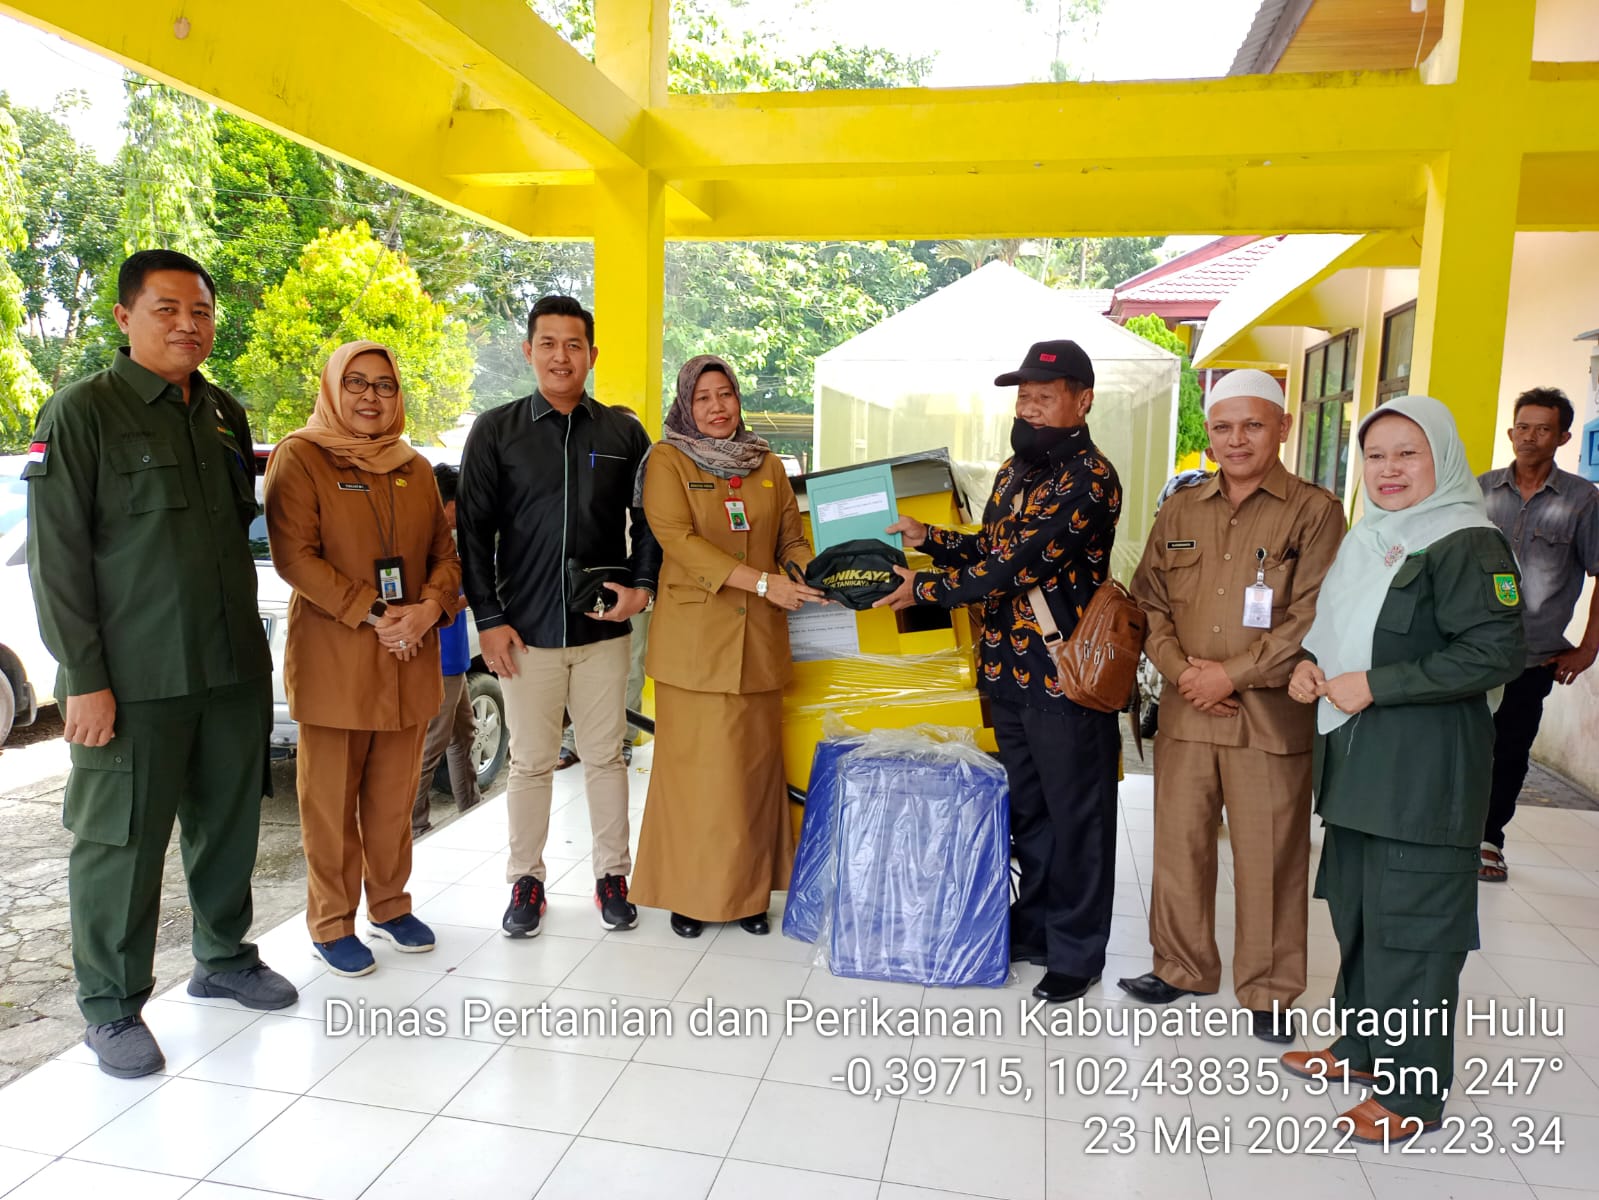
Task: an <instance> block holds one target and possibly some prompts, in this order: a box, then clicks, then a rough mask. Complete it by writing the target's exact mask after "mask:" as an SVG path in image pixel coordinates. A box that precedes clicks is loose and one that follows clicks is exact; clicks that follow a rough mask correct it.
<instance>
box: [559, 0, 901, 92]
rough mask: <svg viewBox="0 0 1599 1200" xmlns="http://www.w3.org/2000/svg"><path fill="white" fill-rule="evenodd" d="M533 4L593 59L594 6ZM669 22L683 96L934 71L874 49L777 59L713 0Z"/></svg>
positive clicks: (575, 1)
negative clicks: (736, 30) (736, 28)
mask: <svg viewBox="0 0 1599 1200" xmlns="http://www.w3.org/2000/svg"><path fill="white" fill-rule="evenodd" d="M528 6H529V7H530V8H532V9H533V11H534V12H535V13H537V14H538V16H539V18H540V19H541V20H543V21H544V22H545V23H546V24H548V25H550V26H552V27H553V28H555V29H557V30H558V31H560V33H561V35H562V36H563V37H565V38H566V40H567V41H569V42H571V43H572V45H573V46H575V47H576V48H577V50H578V52H579V53H581V54H584V55H586V56H587V57H588V58H590V59H592V58H593V57H594V0H528ZM670 22H671V44H670V45H669V46H668V48H667V69H668V76H667V88H668V90H669V91H673V92H678V93H682V94H699V93H706V92H812V91H824V90H829V89H836V88H885V87H914V86H916V85H917V84H919V83H921V81H922V79H923V78H925V77H926V75H927V72H928V70H929V69H930V68H931V67H932V65H933V62H932V59H930V58H906V57H905V56H904V55H900V54H895V53H894V52H893V51H891V50H886V49H883V48H881V47H872V46H830V47H828V48H826V49H824V50H818V51H816V52H814V53H812V54H804V55H799V56H784V55H778V54H774V53H773V52H772V50H771V48H770V46H769V45H767V43H766V42H765V41H764V40H763V39H762V38H761V37H760V36H759V35H757V34H755V33H752V32H750V31H748V30H745V31H743V32H741V33H740V34H739V35H738V36H736V37H735V36H734V34H733V33H732V31H731V30H729V29H728V28H727V26H726V25H725V24H723V22H722V20H721V19H720V18H719V17H718V16H717V15H716V12H715V10H714V7H713V5H712V4H710V3H709V2H708V0H672V10H671V16H670Z"/></svg>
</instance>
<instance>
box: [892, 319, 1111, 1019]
mask: <svg viewBox="0 0 1599 1200" xmlns="http://www.w3.org/2000/svg"><path fill="white" fill-rule="evenodd" d="M994 383H995V384H996V385H997V386H999V387H1016V389H1017V392H1016V420H1015V423H1014V425H1013V427H1012V429H1011V448H1012V449H1013V450H1014V451H1015V454H1014V455H1013V456H1012V457H1011V458H1008V459H1006V460H1005V462H1004V463H1002V464H1001V465H1000V468H999V474H998V475H997V476H996V477H995V480H994V491H993V494H992V495H991V496H990V497H989V501H988V507H987V510H986V511H985V512H984V513H983V527H982V529H981V530H980V531H979V532H977V533H962V532H960V531H959V530H954V529H937V528H930V527H929V526H926V525H923V524H922V523H921V522H920V521H918V520H916V519H915V518H913V517H901V518H900V519H899V520H898V521H897V522H895V523H894V524H893V525H891V526H890V527H889V528H888V530H887V532H889V533H899V534H903V535H904V538H905V544H906V545H907V546H910V547H912V548H913V549H921V550H923V551H925V552H926V553H927V554H928V555H929V556H931V558H932V560H933V567H934V568H935V569H934V570H932V571H925V572H923V573H921V574H920V575H917V574H914V573H912V572H911V571H908V570H906V569H905V568H903V567H896V568H895V570H896V571H898V572H899V573H900V574H901V575H902V576H904V578H905V582H904V584H903V585H902V586H901V588H900V589H899V591H897V592H895V593H894V594H893V595H892V596H889V597H887V598H886V599H884V600H880V601H878V606H879V607H883V606H887V607H891V608H896V609H898V608H906V607H909V606H910V605H913V604H919V605H927V606H932V605H937V606H940V607H943V608H954V607H956V606H957V605H965V604H972V605H977V606H978V607H979V609H980V611H981V616H982V628H983V638H982V644H981V645H980V646H979V648H978V657H979V660H980V664H981V668H982V671H981V676H980V678H979V679H978V687H979V688H981V689H982V690H983V692H984V693H985V694H986V695H987V696H988V698H989V702H990V704H989V709H990V712H991V713H992V714H993V721H994V734H995V736H996V738H997V739H998V741H999V757H1000V761H1001V762H1003V763H1004V764H1005V774H1006V776H1007V777H1008V778H1009V781H1010V806H1011V837H1012V840H1013V842H1014V844H1015V849H1016V861H1017V863H1018V864H1019V865H1020V867H1021V882H1020V888H1019V892H1018V895H1017V898H1016V902H1015V903H1014V904H1012V905H1011V939H1010V941H1011V959H1012V960H1013V961H1022V960H1025V961H1027V962H1031V963H1035V964H1037V965H1040V966H1044V967H1045V968H1047V969H1046V970H1045V973H1044V976H1043V978H1042V979H1041V980H1040V981H1039V983H1038V986H1037V987H1035V988H1034V989H1033V995H1035V996H1037V997H1039V998H1040V999H1042V1000H1050V1001H1056V1002H1060V1001H1067V1000H1075V999H1077V997H1079V996H1081V995H1083V994H1084V993H1086V992H1087V991H1088V989H1089V988H1090V987H1092V986H1093V985H1094V983H1095V981H1096V980H1098V979H1099V977H1100V974H1101V972H1103V970H1104V967H1105V945H1106V942H1107V940H1108V939H1109V936H1110V914H1111V901H1112V899H1113V896H1114V887H1115V882H1116V765H1117V756H1118V754H1119V753H1120V749H1121V741H1120V739H1119V737H1118V736H1117V732H1116V714H1115V713H1103V712H1095V711H1093V710H1091V709H1087V708H1084V707H1082V706H1081V705H1080V704H1075V703H1073V702H1072V701H1071V700H1069V699H1067V698H1066V694H1065V693H1064V692H1063V691H1062V690H1061V686H1060V681H1059V680H1058V679H1057V678H1056V671H1055V663H1054V661H1053V660H1052V659H1051V658H1050V656H1049V651H1048V649H1047V648H1046V647H1045V645H1044V635H1043V631H1042V629H1041V628H1040V625H1039V621H1038V617H1037V615H1036V614H1035V613H1034V611H1033V606H1032V600H1031V599H1030V594H1031V593H1034V591H1035V589H1036V594H1037V595H1039V596H1040V597H1041V598H1042V600H1043V602H1044V603H1045V604H1047V605H1048V606H1049V611H1050V614H1051V616H1053V618H1054V620H1055V625H1056V626H1057V627H1058V628H1059V630H1060V632H1061V636H1063V637H1070V636H1071V632H1072V630H1073V629H1075V628H1076V627H1077V621H1078V619H1079V618H1080V617H1081V616H1082V615H1083V610H1084V609H1085V608H1087V606H1088V602H1089V601H1090V600H1091V599H1092V598H1093V595H1094V592H1095V591H1096V590H1097V589H1098V588H1099V585H1100V584H1102V583H1104V582H1105V580H1106V578H1107V577H1108V575H1109V573H1110V551H1111V546H1112V544H1113V543H1114V542H1115V540H1116V521H1117V519H1118V518H1119V517H1120V515H1121V484H1120V482H1119V481H1118V480H1117V478H1116V469H1115V468H1114V467H1113V466H1111V464H1110V462H1109V461H1108V460H1107V459H1106V458H1105V456H1104V455H1102V454H1101V453H1100V452H1099V449H1098V448H1097V447H1096V446H1095V445H1094V443H1093V440H1092V439H1091V438H1090V437H1089V436H1088V410H1089V409H1090V408H1092V407H1093V404H1094V364H1093V363H1092V362H1091V361H1090V360H1089V357H1088V355H1087V354H1086V353H1085V352H1084V351H1083V350H1082V348H1081V347H1080V346H1078V345H1077V343H1075V342H1068V341H1055V342H1038V343H1036V344H1035V345H1034V346H1033V348H1032V349H1031V350H1029V351H1028V352H1027V359H1026V361H1024V362H1023V363H1022V365H1021V367H1020V368H1018V369H1017V370H1015V371H1011V372H1008V373H1006V374H1004V375H1001V376H1000V377H999V378H998V379H996V380H994Z"/></svg>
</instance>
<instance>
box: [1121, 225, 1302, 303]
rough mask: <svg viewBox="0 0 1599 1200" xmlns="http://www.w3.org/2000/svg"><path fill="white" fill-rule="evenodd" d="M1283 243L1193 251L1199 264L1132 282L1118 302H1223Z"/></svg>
mask: <svg viewBox="0 0 1599 1200" xmlns="http://www.w3.org/2000/svg"><path fill="white" fill-rule="evenodd" d="M1280 241H1282V239H1281V238H1280V237H1266V238H1256V239H1255V240H1253V241H1250V242H1246V243H1245V244H1244V245H1242V246H1237V247H1235V248H1233V249H1231V250H1229V251H1228V252H1227V253H1225V254H1220V255H1214V256H1212V255H1207V254H1206V253H1205V251H1206V250H1208V249H1209V247H1203V246H1202V247H1200V249H1199V250H1196V251H1193V252H1192V253H1193V254H1194V256H1195V257H1196V258H1198V259H1199V261H1197V262H1195V263H1194V264H1192V265H1191V266H1187V267H1180V268H1179V269H1177V270H1175V271H1170V270H1168V271H1166V272H1164V273H1162V274H1160V275H1154V276H1153V277H1152V278H1148V279H1146V280H1145V281H1144V282H1139V280H1138V279H1132V280H1129V281H1128V283H1127V284H1124V285H1123V286H1121V287H1119V288H1117V289H1116V300H1117V302H1119V303H1121V304H1133V303H1136V304H1160V303H1168V304H1169V303H1173V302H1179V301H1193V302H1203V301H1208V302H1211V303H1216V302H1219V301H1220V300H1221V299H1222V298H1223V297H1225V296H1226V295H1227V294H1228V293H1229V292H1231V291H1232V290H1233V289H1234V288H1235V287H1237V286H1238V285H1239V283H1241V282H1242V281H1243V280H1244V278H1245V277H1246V276H1248V275H1249V273H1250V272H1251V271H1253V270H1254V269H1255V265H1256V264H1257V263H1259V262H1260V260H1261V259H1263V258H1265V257H1266V255H1268V254H1270V253H1271V252H1272V250H1273V249H1274V248H1275V247H1276V245H1277V243H1278V242H1280ZM1184 257H1187V256H1186V255H1185V256H1184ZM1178 261H1181V260H1178ZM1166 265H1167V266H1171V265H1172V264H1166ZM1146 274H1150V273H1148V272H1146ZM1141 278H1142V277H1141ZM1129 285H1130V286H1129Z"/></svg>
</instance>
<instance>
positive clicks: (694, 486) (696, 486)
mask: <svg viewBox="0 0 1599 1200" xmlns="http://www.w3.org/2000/svg"><path fill="white" fill-rule="evenodd" d="M688 488H689V491H691V492H714V491H715V490H716V485H715V484H714V483H694V482H693V481H692V480H691V481H690V482H689V485H688Z"/></svg>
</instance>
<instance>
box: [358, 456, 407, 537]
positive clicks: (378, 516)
mask: <svg viewBox="0 0 1599 1200" xmlns="http://www.w3.org/2000/svg"><path fill="white" fill-rule="evenodd" d="M350 469H351V470H352V471H354V472H355V475H356V480H357V482H363V480H362V478H361V477H362V476H363V475H364V472H362V471H360V470H359V469H357V468H355V467H351V468H350ZM378 478H381V479H383V480H384V481H385V482H387V483H388V485H389V486H388V488H387V489H386V490H387V491H388V493H389V524H388V528H386V529H385V528H384V526H383V514H382V513H381V512H379V511H378V502H377V501H376V500H374V499H373V498H372V485H371V484H367V485H366V486H365V487H363V488H362V489H361V490H362V491H363V492H364V493H365V494H366V502H367V504H368V505H369V506H371V509H372V521H373V524H375V525H376V526H377V527H378V542H379V543H380V544H381V545H382V547H383V557H384V558H393V557H394V543H395V533H396V531H397V529H398V526H399V520H400V519H399V514H398V512H397V511H396V507H395V501H394V483H393V481H392V480H390V479H388V477H387V476H379V477H378Z"/></svg>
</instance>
